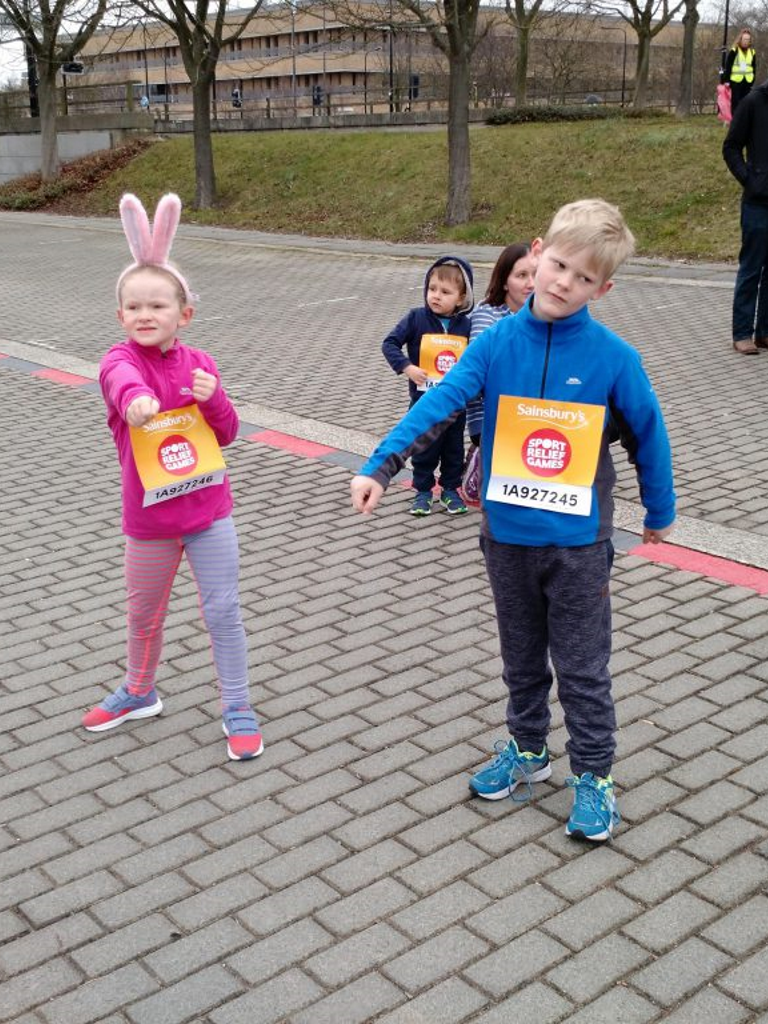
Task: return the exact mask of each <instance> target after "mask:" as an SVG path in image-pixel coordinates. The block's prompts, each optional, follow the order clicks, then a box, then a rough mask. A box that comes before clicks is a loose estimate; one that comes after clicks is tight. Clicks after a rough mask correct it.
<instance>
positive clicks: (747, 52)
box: [723, 28, 757, 115]
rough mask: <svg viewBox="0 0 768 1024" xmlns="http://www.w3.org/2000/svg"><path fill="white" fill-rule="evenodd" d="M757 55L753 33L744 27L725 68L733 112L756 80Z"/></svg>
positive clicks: (727, 58)
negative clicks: (753, 43)
mask: <svg viewBox="0 0 768 1024" xmlns="http://www.w3.org/2000/svg"><path fill="white" fill-rule="evenodd" d="M756 70H757V55H756V54H755V48H754V46H753V45H752V33H751V32H750V30H749V29H748V28H743V29H742V30H741V32H739V34H738V36H737V37H736V41H735V42H734V44H733V46H732V47H731V49H730V50H729V51H728V55H727V57H726V58H725V67H724V68H723V81H724V82H728V83H729V84H730V86H731V114H732V115H733V113H734V111H735V110H736V107H737V106H738V105H739V103H741V101H742V100H743V99H744V97H745V96H746V95H747V94H748V93H749V91H750V89H751V88H752V85H753V83H754V81H755V73H756Z"/></svg>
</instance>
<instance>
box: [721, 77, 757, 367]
mask: <svg viewBox="0 0 768 1024" xmlns="http://www.w3.org/2000/svg"><path fill="white" fill-rule="evenodd" d="M723 159H724V160H725V162H726V164H727V165H728V169H729V170H730V172H731V174H732V175H733V176H734V178H735V179H736V180H737V181H738V183H739V184H740V185H741V187H742V188H743V190H744V191H743V193H742V197H741V251H740V252H739V270H738V273H737V275H736V286H735V288H734V292H733V318H732V334H733V347H734V349H735V350H736V351H737V352H740V353H741V354H742V355H745V356H747V355H757V354H758V352H759V351H760V349H768V279H766V276H765V275H766V267H767V266H768V81H766V82H763V83H762V85H759V86H757V88H756V89H753V90H752V92H750V94H749V95H748V96H747V98H746V99H745V100H743V101H742V103H740V104H739V108H738V110H737V111H736V114H735V115H734V118H733V120H732V121H731V126H730V128H729V129H728V134H727V135H726V137H725V142H723Z"/></svg>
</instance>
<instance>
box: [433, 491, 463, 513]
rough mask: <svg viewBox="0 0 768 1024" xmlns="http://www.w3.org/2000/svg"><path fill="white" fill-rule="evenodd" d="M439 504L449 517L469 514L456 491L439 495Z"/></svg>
mask: <svg viewBox="0 0 768 1024" xmlns="http://www.w3.org/2000/svg"><path fill="white" fill-rule="evenodd" d="M440 504H441V505H442V506H443V508H444V509H445V511H446V512H447V513H448V515H449V516H463V515H464V513H465V512H469V509H468V508H467V506H466V505H465V504H464V501H463V499H462V498H461V496H460V494H459V492H458V491H451V490H446V491H443V493H442V494H441V495H440Z"/></svg>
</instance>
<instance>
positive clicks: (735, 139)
mask: <svg viewBox="0 0 768 1024" xmlns="http://www.w3.org/2000/svg"><path fill="white" fill-rule="evenodd" d="M752 110H753V107H752V104H751V103H740V104H739V105H738V107H737V108H736V113H735V114H734V115H733V120H732V121H731V124H730V127H729V128H728V134H727V135H726V137H725V141H724V142H723V159H724V160H725V162H726V164H727V165H728V170H729V171H730V172H731V174H732V175H733V176H734V178H735V179H736V181H738V183H739V184H740V185H742V186H743V187H746V185H747V179H748V178H749V168H748V167H747V161H746V160H745V159H744V150H745V148H746V146H747V143H748V141H749V139H750V135H751V132H752Z"/></svg>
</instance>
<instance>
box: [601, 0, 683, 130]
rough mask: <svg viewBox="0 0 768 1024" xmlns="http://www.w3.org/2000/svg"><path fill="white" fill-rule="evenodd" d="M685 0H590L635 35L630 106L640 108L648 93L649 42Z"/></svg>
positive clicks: (679, 9)
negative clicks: (635, 55)
mask: <svg viewBox="0 0 768 1024" xmlns="http://www.w3.org/2000/svg"><path fill="white" fill-rule="evenodd" d="M685 2H686V0H619V2H618V3H612V2H611V0H593V3H592V9H593V10H595V11H598V12H601V13H604V14H610V15H612V16H614V17H615V16H617V15H618V17H620V18H622V19H623V20H624V21H626V23H627V24H628V25H630V26H631V27H632V29H633V30H634V32H635V35H636V36H637V64H636V66H635V97H634V101H633V106H634V107H635V109H637V110H639V109H641V108H643V107H644V106H645V104H646V101H647V96H648V73H649V71H650V66H651V42H652V41H653V40H654V39H655V38H656V36H657V35H658V34H659V32H661V31H662V29H664V28H666V26H667V25H668V24H669V23H670V21H671V20H672V19H673V18H674V16H675V15H676V14H678V13H679V12H680V11H681V10H682V9H683V7H684V6H685Z"/></svg>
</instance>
